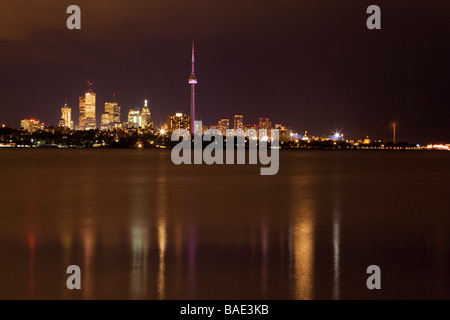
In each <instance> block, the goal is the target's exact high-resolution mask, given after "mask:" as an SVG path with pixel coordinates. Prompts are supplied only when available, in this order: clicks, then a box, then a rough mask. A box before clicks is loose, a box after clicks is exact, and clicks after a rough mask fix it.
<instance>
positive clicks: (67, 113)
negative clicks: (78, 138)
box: [60, 102, 73, 130]
mask: <svg viewBox="0 0 450 320" xmlns="http://www.w3.org/2000/svg"><path fill="white" fill-rule="evenodd" d="M60 123H61V125H62V127H64V128H68V129H70V130H73V121H72V108H71V107H69V106H68V105H67V102H66V103H65V104H64V106H63V107H62V108H61V121H60Z"/></svg>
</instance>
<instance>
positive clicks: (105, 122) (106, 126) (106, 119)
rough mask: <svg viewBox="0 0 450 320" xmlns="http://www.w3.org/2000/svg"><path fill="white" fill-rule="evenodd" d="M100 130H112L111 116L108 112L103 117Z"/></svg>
mask: <svg viewBox="0 0 450 320" xmlns="http://www.w3.org/2000/svg"><path fill="white" fill-rule="evenodd" d="M100 121H101V122H100V129H101V130H110V129H111V121H110V115H109V113H107V112H104V113H102V117H101V120H100Z"/></svg>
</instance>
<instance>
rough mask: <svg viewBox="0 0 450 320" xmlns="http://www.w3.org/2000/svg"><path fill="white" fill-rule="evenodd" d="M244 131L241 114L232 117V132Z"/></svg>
mask: <svg viewBox="0 0 450 320" xmlns="http://www.w3.org/2000/svg"><path fill="white" fill-rule="evenodd" d="M237 129H242V130H244V116H243V115H241V114H236V115H234V130H237Z"/></svg>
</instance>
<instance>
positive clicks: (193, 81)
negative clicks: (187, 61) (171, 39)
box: [189, 39, 197, 134]
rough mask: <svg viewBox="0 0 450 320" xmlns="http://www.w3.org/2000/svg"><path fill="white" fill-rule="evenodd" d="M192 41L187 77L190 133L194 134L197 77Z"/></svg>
mask: <svg viewBox="0 0 450 320" xmlns="http://www.w3.org/2000/svg"><path fill="white" fill-rule="evenodd" d="M194 63H195V59H194V39H192V69H191V75H190V76H189V84H190V85H191V131H192V134H194V128H195V127H194V121H195V119H196V117H195V85H196V84H197V77H196V76H195V72H194Z"/></svg>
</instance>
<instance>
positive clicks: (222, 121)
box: [217, 119, 230, 134]
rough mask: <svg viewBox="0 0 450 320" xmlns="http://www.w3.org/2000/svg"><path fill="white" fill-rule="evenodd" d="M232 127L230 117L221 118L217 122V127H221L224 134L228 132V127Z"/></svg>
mask: <svg viewBox="0 0 450 320" xmlns="http://www.w3.org/2000/svg"><path fill="white" fill-rule="evenodd" d="M229 128H230V119H220V120H219V122H218V123H217V129H219V130H220V131H221V132H222V134H226V133H227V129H229Z"/></svg>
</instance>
